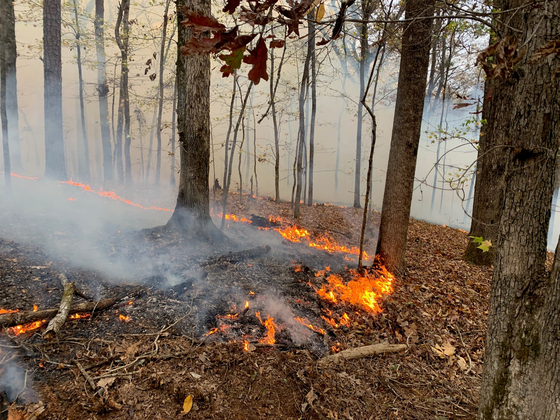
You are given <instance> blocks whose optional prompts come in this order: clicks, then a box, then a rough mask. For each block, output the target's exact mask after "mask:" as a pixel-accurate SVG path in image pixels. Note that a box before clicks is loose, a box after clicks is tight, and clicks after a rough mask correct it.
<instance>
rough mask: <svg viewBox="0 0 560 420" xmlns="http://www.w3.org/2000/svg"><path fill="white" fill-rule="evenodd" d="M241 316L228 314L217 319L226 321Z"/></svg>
mask: <svg viewBox="0 0 560 420" xmlns="http://www.w3.org/2000/svg"><path fill="white" fill-rule="evenodd" d="M238 317H239V314H226V315H218V316H216V318H226V319H237V318H238Z"/></svg>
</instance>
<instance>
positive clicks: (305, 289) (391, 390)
mask: <svg viewBox="0 0 560 420" xmlns="http://www.w3.org/2000/svg"><path fill="white" fill-rule="evenodd" d="M231 201H233V202H234V203H233V204H232V206H231V207H230V209H229V210H228V213H229V212H231V213H234V214H238V215H240V216H245V217H247V218H249V217H250V214H251V213H253V214H257V215H261V216H265V217H266V216H268V215H270V214H274V215H277V216H280V217H283V218H285V219H288V220H289V214H290V209H289V205H286V204H280V205H276V204H274V203H271V202H268V201H266V200H258V201H255V200H249V201H248V200H247V199H245V200H243V203H242V204H240V203H239V202H238V200H236V199H233V200H231ZM360 219H361V215H360V212H358V211H356V210H354V209H351V208H339V207H335V206H314V207H312V208H305V209H304V213H303V215H302V219H301V221H300V223H299V224H300V226H302V227H304V228H306V229H308V230H309V231H310V233H311V234H312V235H324V234H325V233H327V234H328V235H329V236H330V237H331V238H333V239H335V240H336V241H337V242H339V243H343V244H346V245H355V244H356V243H357V238H358V236H359V228H358V226H359V221H360ZM240 225H241V224H235V223H233V222H231V223H230V226H229V228H228V229H227V230H226V233H227V234H228V235H229V236H230V238H233V240H234V242H233V243H228V244H225V243H224V244H221V243H214V244H208V243H206V244H202V243H194V242H193V241H192V239H185V238H184V237H183V236H182V235H173V234H166V233H164V232H162V231H161V230H149V231H142V232H140V233H134V234H133V233H130V234H119V235H113V236H111V237H109V238H107V240H106V241H105V247H106V248H105V249H104V250H103V253H104V254H107V255H109V256H110V257H111V256H112V257H114V258H115V260H120V259H121V258H122V257H123V256H124V257H126V258H128V259H130V261H132V262H133V264H132V266H134V261H138V266H139V267H140V266H141V262H142V261H145V260H146V258H150V259H153V261H156V262H157V261H160V264H159V265H158V264H157V263H156V264H154V266H153V267H155V269H153V270H151V271H150V272H149V273H144V275H143V274H142V270H138V272H137V273H134V276H129V277H128V278H127V279H126V281H124V282H123V281H119V279H118V276H115V277H114V278H109V277H108V276H107V275H105V274H103V275H102V274H100V273H99V272H96V271H91V270H90V271H88V270H83V269H79V268H76V265H75V264H73V263H72V262H71V261H68V260H65V258H64V256H61V255H59V256H58V257H57V258H53V257H52V255H50V254H49V255H47V254H46V253H45V252H44V250H42V249H38V248H33V247H30V246H26V245H22V244H20V243H16V242H11V241H8V240H1V241H0V282H1V284H0V288H1V289H2V290H3V292H2V294H1V295H0V308H4V309H20V310H31V309H32V307H33V305H38V306H39V307H40V308H47V307H56V306H57V305H58V303H59V300H60V296H61V294H62V286H61V285H60V281H59V279H58V275H59V274H60V273H64V274H65V275H66V276H67V277H68V279H69V280H71V281H75V282H76V285H77V286H78V287H79V288H80V289H81V290H82V292H83V293H84V294H86V295H89V296H92V297H93V298H95V299H100V298H107V297H120V298H122V299H121V300H120V302H119V303H118V304H117V305H116V306H114V307H112V308H111V309H109V310H106V311H101V312H99V313H94V316H93V317H89V318H85V319H79V320H71V321H67V323H66V324H65V326H64V328H63V330H62V332H61V333H60V335H59V337H58V338H57V339H56V340H54V341H53V342H45V341H44V340H43V339H42V338H41V335H40V334H38V333H32V332H29V333H27V334H22V335H19V336H17V337H13V336H11V334H10V333H9V332H6V331H5V332H4V333H3V334H2V336H3V339H2V342H0V352H1V353H2V356H0V362H1V361H2V360H4V361H6V360H8V359H12V362H13V363H17V366H18V367H19V369H20V371H19V374H20V375H21V374H22V373H23V374H25V372H27V387H26V389H25V390H24V391H23V392H22V393H21V394H20V398H19V400H18V401H19V402H20V403H23V402H26V403H27V406H26V408H22V410H27V411H31V410H32V409H33V408H34V407H37V406H39V405H35V406H33V405H32V402H36V404H42V406H43V407H44V408H45V411H44V413H43V414H42V417H40V418H45V419H58V418H68V419H78V418H92V419H93V418H96V419H103V418H107V419H108V418H115V419H117V418H123V419H125V418H126V419H146V418H154V419H158V418H161V419H169V418H180V417H181V416H182V414H181V412H182V408H183V402H184V400H185V398H186V397H187V396H188V395H192V396H193V399H194V405H193V409H192V410H191V411H190V412H189V413H188V414H187V415H185V416H184V417H185V418H189V417H190V418H198V419H209V418H223V419H231V418H239V419H260V418H275V419H277V418H285V419H291V418H293V419H298V418H313V419H315V418H317V419H323V418H337V419H369V418H407V419H414V418H417V419H426V418H442V419H443V418H475V414H476V410H477V399H478V387H479V382H480V373H481V371H482V356H483V343H484V336H485V331H486V316H485V313H486V311H487V297H488V291H489V280H490V276H491V272H490V270H489V269H484V268H479V267H473V266H469V265H467V264H466V263H464V262H463V261H462V259H461V254H462V251H463V250H464V249H465V247H466V245H467V242H468V238H467V236H466V234H465V233H463V232H460V231H457V230H455V229H450V228H446V227H441V226H435V225H430V224H427V223H424V222H419V221H412V222H411V226H410V229H409V243H408V254H407V261H408V263H409V272H408V275H407V276H406V277H405V278H399V279H397V280H396V284H395V285H394V292H393V293H392V294H391V295H389V296H387V297H385V298H384V300H383V301H382V303H381V306H382V309H383V310H382V312H381V313H379V314H375V315H372V314H371V313H368V312H367V311H365V310H363V309H362V308H359V307H352V306H351V305H333V304H331V303H330V302H327V301H324V300H322V299H320V298H319V296H318V295H317V293H316V291H315V290H316V289H317V288H318V287H320V285H321V284H323V283H324V282H325V280H324V277H321V276H319V277H316V274H317V272H318V271H319V270H321V269H324V268H325V267H326V266H330V268H331V270H332V271H339V272H341V273H345V272H347V271H345V270H344V266H345V265H346V264H350V263H348V262H347V261H345V260H344V259H343V258H342V257H341V256H339V255H333V254H328V253H326V252H322V251H317V250H315V249H310V248H308V247H306V246H305V245H303V244H293V243H290V242H287V241H284V242H281V241H278V240H277V239H270V244H271V245H270V246H271V249H270V251H269V252H263V253H262V254H260V255H257V256H253V257H250V258H240V259H235V258H233V259H228V258H226V259H222V260H219V261H218V262H217V263H216V262H213V263H211V264H208V261H209V260H211V259H212V258H213V257H216V256H223V255H227V253H228V252H232V251H233V252H236V251H241V250H243V249H247V247H248V244H252V245H253V248H257V247H258V246H265V245H266V244H267V243H268V241H269V239H266V235H273V234H274V233H273V232H262V231H259V230H257V229H255V228H253V230H252V231H251V230H247V228H246V227H240ZM64 234H65V235H68V241H71V240H72V238H71V236H72V233H71V232H67V233H64ZM263 237H265V239H262V238H263ZM271 238H272V236H271ZM236 244H237V246H236ZM366 249H368V248H367V247H366ZM162 256H165V257H166V258H165V259H163V258H159V259H158V257H162ZM350 265H351V264H350ZM131 277H132V278H131ZM251 292H252V293H254V294H252V293H251ZM76 300H77V301H78V300H80V299H79V298H76ZM245 301H247V302H249V308H250V309H249V310H247V311H245V310H244V307H243V306H244V303H245ZM272 303H273V304H272ZM274 308H276V309H274ZM257 309H260V310H261V311H263V310H276V311H277V313H276V314H274V315H275V316H278V315H279V314H283V311H291V314H293V315H296V316H299V317H305V318H307V319H308V320H309V321H310V322H311V323H312V324H313V325H314V326H317V327H320V328H322V329H324V330H325V334H324V335H323V334H320V333H317V332H314V331H311V330H309V329H307V328H305V327H303V326H301V329H300V330H298V331H300V332H301V334H304V337H303V338H302V339H300V340H299V341H298V340H296V341H297V342H295V341H294V340H293V337H292V335H293V330H291V329H290V328H284V329H283V330H282V328H281V329H280V331H278V332H277V336H276V337H277V340H276V343H275V344H274V345H273V346H270V345H264V344H261V343H259V342H258V341H259V340H260V339H261V338H262V337H263V336H264V335H266V332H267V330H266V328H265V327H264V326H263V325H262V324H261V323H260V322H258V320H257V319H256V317H255V311H256V310H257ZM325 309H327V310H330V311H332V312H333V313H334V314H335V315H339V316H340V315H341V314H342V313H343V312H347V313H348V314H350V319H351V322H350V324H349V325H348V326H340V327H339V328H335V327H332V326H330V325H328V323H326V322H324V320H323V319H322V318H321V315H323V314H324V313H325V311H324V310H325ZM117 311H118V313H117ZM244 311H245V312H244ZM228 314H229V315H235V314H237V318H236V319H234V320H229V319H226V320H225V321H221V319H222V318H219V317H220V316H222V317H223V316H225V315H228ZM119 315H123V317H129V320H128V322H126V321H123V320H121V319H119ZM288 315H290V314H288ZM288 315H286V314H284V316H285V318H286V319H287V318H288ZM265 316H266V315H265V314H264V312H263V315H262V317H263V318H264V317H265ZM285 321H286V320H280V319H278V318H277V323H278V325H282V324H284V323H285ZM221 325H222V326H223V325H226V327H222V329H223V330H224V331H221V330H219V331H218V332H216V333H214V334H210V335H208V336H206V334H207V333H208V332H209V331H210V330H211V329H212V328H218V329H220V326H221ZM290 327H291V326H290ZM293 328H295V327H293ZM244 337H249V341H251V344H252V347H251V349H250V350H251V351H245V350H244V348H243V346H244V342H243V341H244ZM300 338H301V337H300ZM384 340H387V341H389V342H391V343H405V344H408V346H409V347H408V350H407V351H406V352H405V353H404V354H394V355H390V354H388V355H383V356H378V357H375V358H366V359H361V360H356V361H348V362H344V363H343V364H342V365H338V366H329V365H328V366H320V365H318V364H317V360H318V359H319V358H320V357H321V356H323V355H324V354H326V353H328V352H329V351H332V348H333V347H335V348H337V349H345V348H352V347H358V346H362V345H367V344H371V343H377V342H381V341H384ZM228 341H229V342H228ZM77 364H80V365H81V366H82V367H83V368H84V369H85V370H86V372H87V373H88V375H89V376H90V377H91V378H93V379H94V380H95V383H96V385H97V384H99V381H102V382H101V385H102V386H103V387H104V388H105V389H106V391H104V392H106V395H105V402H102V401H101V400H100V398H99V396H94V395H93V394H94V392H93V390H92V388H91V387H90V385H88V383H87V382H86V379H85V377H84V375H83V374H82V373H81V372H80V371H79V369H78V367H77ZM24 379H25V376H24ZM21 388H22V387H19V388H17V387H16V391H17V392H19V390H21ZM13 392H15V391H13ZM12 397H13V396H12ZM107 398H108V399H109V403H108V402H107ZM39 401H41V403H39ZM113 403H114V404H113ZM14 413H15V410H12V414H14ZM5 414H6V413H5ZM22 418H26V417H22Z"/></svg>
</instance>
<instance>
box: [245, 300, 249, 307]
mask: <svg viewBox="0 0 560 420" xmlns="http://www.w3.org/2000/svg"><path fill="white" fill-rule="evenodd" d="M248 307H249V301H247V300H246V301H245V309H247V308H248Z"/></svg>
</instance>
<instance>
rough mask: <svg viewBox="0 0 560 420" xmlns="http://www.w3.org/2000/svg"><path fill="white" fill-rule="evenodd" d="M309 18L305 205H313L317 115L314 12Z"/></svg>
mask: <svg viewBox="0 0 560 420" xmlns="http://www.w3.org/2000/svg"><path fill="white" fill-rule="evenodd" d="M312 14H313V16H312V19H311V20H309V41H308V42H309V44H310V46H311V48H312V51H311V126H310V127H309V170H308V172H309V173H308V176H309V182H308V196H307V205H308V206H312V205H313V166H314V163H315V119H316V117H317V69H316V67H317V57H316V54H315V23H314V21H313V19H315V12H312Z"/></svg>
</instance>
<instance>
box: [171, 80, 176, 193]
mask: <svg viewBox="0 0 560 420" xmlns="http://www.w3.org/2000/svg"><path fill="white" fill-rule="evenodd" d="M172 108H173V110H172V111H171V112H172V113H173V116H172V117H171V141H170V143H171V176H170V178H169V183H170V185H171V186H172V187H175V152H176V150H175V132H176V131H177V112H176V109H177V77H175V85H174V86H173V107H172Z"/></svg>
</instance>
